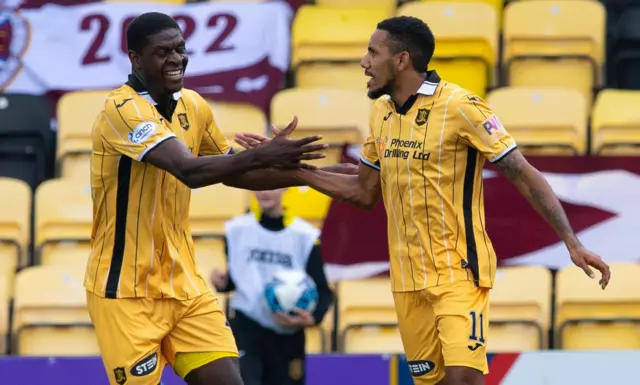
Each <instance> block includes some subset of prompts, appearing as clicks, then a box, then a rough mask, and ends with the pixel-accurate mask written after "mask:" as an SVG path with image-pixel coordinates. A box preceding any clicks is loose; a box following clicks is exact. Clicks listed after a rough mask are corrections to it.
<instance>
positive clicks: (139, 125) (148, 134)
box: [100, 98, 175, 161]
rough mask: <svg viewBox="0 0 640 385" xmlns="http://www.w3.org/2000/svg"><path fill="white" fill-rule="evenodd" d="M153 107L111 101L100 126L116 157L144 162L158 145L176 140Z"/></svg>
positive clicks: (116, 100)
mask: <svg viewBox="0 0 640 385" xmlns="http://www.w3.org/2000/svg"><path fill="white" fill-rule="evenodd" d="M154 108H155V107H153V106H146V105H142V103H136V101H135V100H134V99H132V98H124V99H123V100H118V99H113V98H110V99H108V100H107V101H106V103H105V108H104V111H103V113H102V116H101V119H103V120H104V124H102V125H100V127H101V135H102V138H103V140H104V141H106V142H107V144H108V146H107V147H109V148H111V149H113V150H114V151H115V152H116V154H122V155H125V156H128V157H129V158H132V159H135V160H137V161H142V160H143V158H144V156H145V155H146V154H147V153H149V151H151V150H152V149H153V148H154V147H156V146H157V145H158V144H160V143H162V142H164V141H165V140H167V139H170V138H174V137H175V134H174V133H173V132H171V131H170V130H168V129H167V128H166V127H165V125H164V124H163V123H162V121H161V119H160V115H159V113H157V112H154V111H153V109H154ZM114 155H115V154H114Z"/></svg>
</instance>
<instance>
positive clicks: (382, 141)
mask: <svg viewBox="0 0 640 385" xmlns="http://www.w3.org/2000/svg"><path fill="white" fill-rule="evenodd" d="M376 142H378V153H379V154H384V150H385V149H386V148H387V142H389V137H388V136H385V137H384V138H377V139H376Z"/></svg>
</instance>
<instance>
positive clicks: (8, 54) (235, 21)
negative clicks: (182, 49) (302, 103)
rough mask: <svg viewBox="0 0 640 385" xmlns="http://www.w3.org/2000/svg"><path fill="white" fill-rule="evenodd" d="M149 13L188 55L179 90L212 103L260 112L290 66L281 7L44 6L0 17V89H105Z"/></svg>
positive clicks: (119, 72)
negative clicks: (166, 21) (167, 18)
mask: <svg viewBox="0 0 640 385" xmlns="http://www.w3.org/2000/svg"><path fill="white" fill-rule="evenodd" d="M149 11H158V12H164V13H167V14H170V15H172V16H173V17H174V18H175V19H176V21H177V22H178V23H179V24H180V26H181V28H182V30H183V34H184V38H185V40H186V44H187V50H188V53H189V55H190V58H191V60H190V62H189V65H188V67H187V71H186V76H187V77H186V86H187V87H189V88H192V89H195V90H196V91H198V92H200V93H202V94H203V95H205V96H208V97H211V98H212V99H224V100H229V101H243V102H250V103H253V104H256V105H258V106H266V105H267V104H268V102H269V100H270V98H271V96H272V95H273V94H274V93H275V92H276V91H277V90H278V89H279V88H280V86H281V84H282V81H283V79H284V74H285V71H286V70H287V68H288V64H289V46H290V23H291V18H292V11H291V9H290V7H289V6H288V5H287V4H286V3H280V2H270V3H262V4H260V3H253V4H252V3H248V4H242V3H239V4H238V3H230V4H224V3H200V4H190V5H187V6H173V5H164V4H150V3H146V4H145V3H122V4H120V3H92V4H84V5H76V6H58V5H46V6H44V7H41V8H38V9H27V10H21V11H16V10H12V9H11V8H4V9H3V10H2V12H0V87H2V89H3V91H4V92H16V93H28V94H46V93H48V92H65V91H74V90H85V89H109V88H113V87H117V86H118V85H120V84H122V83H123V82H124V81H126V78H127V74H128V73H129V72H130V69H131V66H130V64H129V60H128V57H127V46H126V29H127V26H128V24H129V23H130V22H131V20H133V18H135V16H137V15H139V14H141V13H144V12H149Z"/></svg>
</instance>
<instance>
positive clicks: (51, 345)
mask: <svg viewBox="0 0 640 385" xmlns="http://www.w3.org/2000/svg"><path fill="white" fill-rule="evenodd" d="M83 279H84V266H82V267H76V268H71V267H69V266H33V267H28V268H26V269H23V270H22V271H20V272H19V273H18V275H17V276H16V287H15V302H14V313H13V328H12V330H13V337H14V350H13V352H14V353H16V354H19V355H23V356H69V355H73V356H78V355H98V354H99V350H98V342H97V340H96V338H95V334H94V331H93V326H92V324H91V320H90V318H89V313H88V312H87V308H86V291H85V289H84V287H83V284H82V283H83Z"/></svg>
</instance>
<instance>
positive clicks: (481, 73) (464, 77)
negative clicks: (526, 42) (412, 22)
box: [398, 2, 499, 97]
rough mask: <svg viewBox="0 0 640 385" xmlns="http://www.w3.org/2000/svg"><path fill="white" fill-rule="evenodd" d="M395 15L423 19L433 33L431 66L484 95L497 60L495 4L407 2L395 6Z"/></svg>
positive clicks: (490, 82)
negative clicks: (433, 49) (396, 7)
mask: <svg viewBox="0 0 640 385" xmlns="http://www.w3.org/2000/svg"><path fill="white" fill-rule="evenodd" d="M398 15H404V16H415V17H418V18H420V19H422V20H424V21H425V22H426V23H428V25H429V27H430V28H431V30H432V31H433V34H434V35H435V36H436V50H435V52H434V55H433V59H432V60H431V62H430V64H429V67H430V69H435V70H437V71H438V74H439V75H440V76H441V77H442V78H443V79H445V80H447V81H451V82H453V83H456V84H458V85H460V86H461V87H464V88H466V89H468V90H469V91H472V92H474V93H476V94H477V95H479V96H482V97H484V95H485V94H486V89H487V87H488V86H490V85H492V84H493V82H494V74H493V73H494V67H495V65H496V63H497V60H498V28H499V25H498V12H497V11H496V8H495V7H493V6H491V5H489V4H485V3H480V2H479V3H472V2H453V3H448V2H410V3H406V4H404V5H402V6H401V7H400V8H398Z"/></svg>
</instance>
